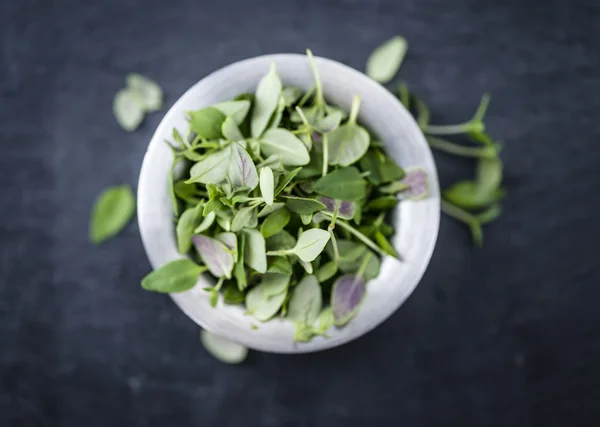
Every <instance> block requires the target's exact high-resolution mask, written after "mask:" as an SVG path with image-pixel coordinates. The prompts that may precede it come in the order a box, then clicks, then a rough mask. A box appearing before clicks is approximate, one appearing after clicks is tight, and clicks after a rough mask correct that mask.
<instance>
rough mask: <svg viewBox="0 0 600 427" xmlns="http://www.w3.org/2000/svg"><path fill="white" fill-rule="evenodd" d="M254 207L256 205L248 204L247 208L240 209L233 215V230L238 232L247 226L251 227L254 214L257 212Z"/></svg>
mask: <svg viewBox="0 0 600 427" xmlns="http://www.w3.org/2000/svg"><path fill="white" fill-rule="evenodd" d="M254 209H255V208H254V206H247V207H245V208H242V209H240V210H239V211H238V212H237V213H236V214H235V216H234V217H233V221H232V223H231V231H233V232H238V231H240V230H242V229H243V228H245V227H249V225H250V223H251V221H252V216H253V214H254V213H255V212H254Z"/></svg>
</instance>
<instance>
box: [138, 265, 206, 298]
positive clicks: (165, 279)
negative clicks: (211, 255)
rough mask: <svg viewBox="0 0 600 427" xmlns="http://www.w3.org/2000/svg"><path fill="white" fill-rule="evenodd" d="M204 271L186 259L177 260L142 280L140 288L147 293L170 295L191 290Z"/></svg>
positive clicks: (203, 268)
mask: <svg viewBox="0 0 600 427" xmlns="http://www.w3.org/2000/svg"><path fill="white" fill-rule="evenodd" d="M204 271H206V267H205V266H199V265H198V264H196V263H194V262H193V261H191V260H190V259H188V258H183V259H178V260H175V261H171V262H170V263H168V264H165V265H163V266H162V267H160V268H159V269H157V270H154V271H153V272H152V273H150V274H148V275H147V276H146V277H144V278H143V279H142V288H144V289H145V290H147V291H153V292H161V293H172V292H183V291H187V290H189V289H192V288H193V287H194V286H195V285H196V282H197V281H198V277H199V276H200V274H201V273H202V272H204Z"/></svg>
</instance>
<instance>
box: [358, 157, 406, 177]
mask: <svg viewBox="0 0 600 427" xmlns="http://www.w3.org/2000/svg"><path fill="white" fill-rule="evenodd" d="M359 165H360V168H361V170H362V171H363V172H369V175H368V176H367V180H368V181H369V182H370V183H371V184H374V185H380V184H384V183H386V182H391V181H396V180H399V179H402V178H404V175H405V173H404V170H403V169H402V168H400V167H399V166H398V165H397V164H396V163H395V162H394V161H393V160H392V159H390V158H389V157H387V156H385V155H383V154H381V155H379V152H378V150H369V151H367V154H365V155H364V157H363V158H362V159H360V162H359Z"/></svg>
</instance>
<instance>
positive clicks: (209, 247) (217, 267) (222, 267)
mask: <svg viewBox="0 0 600 427" xmlns="http://www.w3.org/2000/svg"><path fill="white" fill-rule="evenodd" d="M192 241H193V242H194V246H195V247H196V250H197V251H198V254H199V255H200V258H202V261H203V262H204V264H205V265H206V266H207V267H208V271H210V273H211V274H212V275H213V276H215V277H219V278H220V277H226V278H228V279H230V278H231V272H232V270H233V264H234V263H235V260H234V257H233V254H232V253H231V251H230V250H229V248H228V247H227V246H225V244H223V242H221V241H219V240H217V239H213V238H210V237H208V236H204V235H202V234H199V235H195V236H194V237H192Z"/></svg>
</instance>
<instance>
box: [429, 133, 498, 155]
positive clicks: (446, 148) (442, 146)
mask: <svg viewBox="0 0 600 427" xmlns="http://www.w3.org/2000/svg"><path fill="white" fill-rule="evenodd" d="M427 142H428V143H429V146H430V147H432V148H435V149H436V150H440V151H443V152H445V153H448V154H453V155H455V156H463V157H475V158H486V159H489V158H492V157H495V156H496V155H497V154H496V150H495V149H494V150H490V148H489V147H465V146H463V145H459V144H455V143H453V142H450V141H446V140H445V139H442V138H436V137H434V136H428V137H427Z"/></svg>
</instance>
